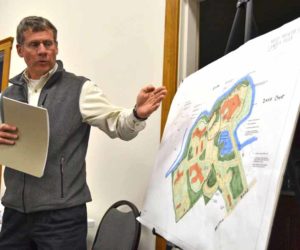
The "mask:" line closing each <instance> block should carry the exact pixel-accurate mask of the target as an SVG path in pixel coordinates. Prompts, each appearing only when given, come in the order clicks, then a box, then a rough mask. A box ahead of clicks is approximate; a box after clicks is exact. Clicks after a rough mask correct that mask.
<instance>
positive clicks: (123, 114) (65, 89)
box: [0, 16, 166, 250]
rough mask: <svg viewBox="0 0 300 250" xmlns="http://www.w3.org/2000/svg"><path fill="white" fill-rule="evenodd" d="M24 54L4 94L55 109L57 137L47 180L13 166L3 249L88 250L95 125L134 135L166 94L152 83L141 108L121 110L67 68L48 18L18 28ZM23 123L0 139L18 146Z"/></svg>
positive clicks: (8, 174)
mask: <svg viewBox="0 0 300 250" xmlns="http://www.w3.org/2000/svg"><path fill="white" fill-rule="evenodd" d="M16 48H17V52H18V55H19V56H20V57H23V58H24V60H25V63H26V65H27V68H26V69H25V70H24V71H23V72H22V73H20V74H19V75H17V76H16V77H14V78H13V79H11V80H10V82H11V84H12V85H11V86H10V87H9V88H8V89H7V90H6V91H5V92H4V93H3V95H4V96H7V97H9V98H13V99H16V100H19V101H22V102H28V103H29V104H32V105H38V106H43V107H45V108H47V110H48V114H49V121H50V140H49V151H48V157H47V163H46V167H45V172H44V175H43V177H41V178H36V177H33V176H30V175H27V174H24V173H21V172H19V171H16V170H13V169H11V168H5V173H4V180H5V184H6V190H5V194H4V196H3V198H2V204H3V205H4V206H5V211H4V215H3V222H2V230H1V234H0V249H18V250H20V249H63V250H65V249H86V234H87V216H86V205H85V204H86V202H89V201H91V195H90V191H89V188H88V186H87V183H86V173H85V171H86V167H85V156H86V151H87V145H88V139H89V132H90V126H91V125H92V126H97V127H99V128H100V129H101V130H102V131H104V132H105V133H106V134H107V135H109V136H110V137H112V138H115V137H119V138H121V139H123V140H130V139H132V138H134V137H135V136H136V135H137V134H138V132H139V131H141V130H142V129H143V128H144V127H145V121H144V120H146V119H147V118H148V117H149V116H150V115H151V114H152V113H153V112H154V111H155V110H156V109H157V108H158V107H159V105H160V103H161V101H162V100H163V98H164V97H165V95H166V89H165V88H164V87H159V88H155V87H153V86H147V87H145V88H143V89H142V90H141V91H140V93H139V94H138V96H137V100H136V105H135V108H134V110H133V111H132V110H128V109H124V108H120V107H115V106H113V105H112V104H111V103H109V101H108V100H107V99H106V98H105V96H104V95H103V92H102V90H101V89H100V88H99V86H98V85H96V84H94V83H93V82H91V81H90V80H88V79H87V78H85V77H79V76H76V75H74V74H72V73H69V72H66V71H65V70H64V68H63V64H62V62H61V61H57V60H56V55H57V53H58V43H57V30H56V28H55V26H54V25H53V24H52V23H51V22H49V21H48V20H47V19H45V18H42V17H36V16H30V17H26V18H24V19H23V20H22V21H21V22H20V24H19V25H18V28H17V47H16ZM17 139H18V134H17V128H16V127H15V126H14V125H13V124H5V123H3V124H1V125H0V144H6V145H7V146H8V147H9V146H13V145H14V144H15V143H17Z"/></svg>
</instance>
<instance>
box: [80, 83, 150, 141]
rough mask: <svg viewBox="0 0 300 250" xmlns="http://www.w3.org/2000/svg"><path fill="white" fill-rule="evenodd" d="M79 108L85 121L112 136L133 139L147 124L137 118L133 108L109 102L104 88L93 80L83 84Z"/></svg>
mask: <svg viewBox="0 0 300 250" xmlns="http://www.w3.org/2000/svg"><path fill="white" fill-rule="evenodd" d="M79 108H80V112H81V116H82V120H83V122H86V123H88V124H90V125H91V126H95V127H98V128H99V129H101V130H102V131H103V132H105V133H106V134H107V135H108V136H109V137H111V138H116V137H118V138H120V139H122V140H131V139H133V138H134V137H136V136H137V134H138V132H140V131H141V130H143V129H144V128H145V126H146V123H145V122H144V121H140V120H138V119H136V118H135V117H134V115H133V112H132V110H131V109H125V108H122V107H118V106H115V105H113V104H112V103H110V102H109V100H108V99H107V97H106V96H105V95H104V93H103V91H102V89H101V88H100V87H99V86H98V85H97V84H96V83H94V82H92V81H86V82H85V83H84V85H83V86H82V90H81V94H80V98H79Z"/></svg>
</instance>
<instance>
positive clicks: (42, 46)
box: [37, 42, 47, 54]
mask: <svg viewBox="0 0 300 250" xmlns="http://www.w3.org/2000/svg"><path fill="white" fill-rule="evenodd" d="M46 51H47V48H46V47H45V45H44V43H43V42H40V44H39V46H38V48H37V52H38V53H39V54H41V53H46Z"/></svg>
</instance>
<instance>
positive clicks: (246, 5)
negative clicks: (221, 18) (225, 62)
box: [224, 0, 257, 55]
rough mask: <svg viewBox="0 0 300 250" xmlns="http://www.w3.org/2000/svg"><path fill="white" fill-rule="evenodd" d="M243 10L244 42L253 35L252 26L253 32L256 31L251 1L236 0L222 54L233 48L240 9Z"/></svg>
mask: <svg viewBox="0 0 300 250" xmlns="http://www.w3.org/2000/svg"><path fill="white" fill-rule="evenodd" d="M242 10H245V12H246V15H245V32H244V43H245V42H247V41H249V40H250V39H251V38H253V37H254V35H253V29H252V28H253V27H254V28H255V33H256V32H257V27H256V24H255V21H254V18H253V1H252V0H238V1H237V4H236V13H235V16H234V20H233V24H232V27H231V31H230V34H229V38H228V41H227V45H226V48H225V52H224V55H226V54H227V53H229V52H230V51H232V50H233V49H235V48H234V47H233V46H234V38H235V36H236V33H237V30H238V24H239V23H240V20H241V11H242Z"/></svg>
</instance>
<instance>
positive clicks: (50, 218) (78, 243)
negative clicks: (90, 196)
mask: <svg viewBox="0 0 300 250" xmlns="http://www.w3.org/2000/svg"><path fill="white" fill-rule="evenodd" d="M86 236H87V212H86V205H85V204H84V205H80V206H76V207H72V208H66V209H59V210H49V211H41V212H34V213H28V214H24V213H20V212H18V211H16V210H14V209H10V208H5V210H4V214H3V220H2V229H1V233H0V249H1V250H2V249H3V250H36V249H38V250H69V249H70V250H71V249H72V250H86V249H87V246H86Z"/></svg>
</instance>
